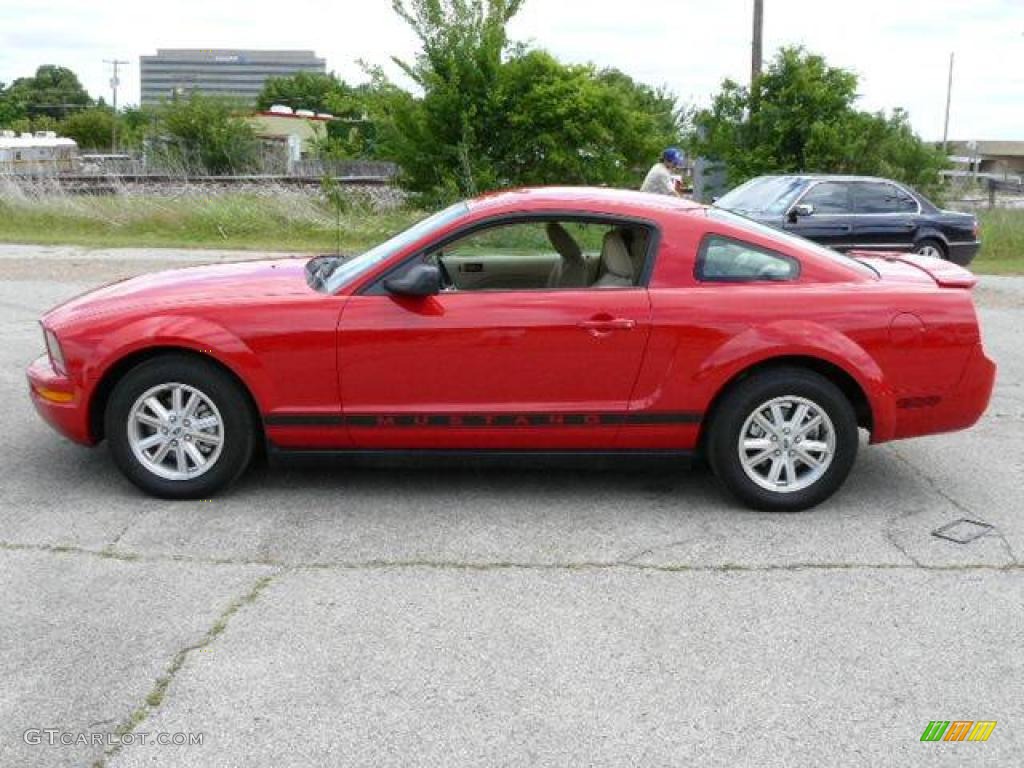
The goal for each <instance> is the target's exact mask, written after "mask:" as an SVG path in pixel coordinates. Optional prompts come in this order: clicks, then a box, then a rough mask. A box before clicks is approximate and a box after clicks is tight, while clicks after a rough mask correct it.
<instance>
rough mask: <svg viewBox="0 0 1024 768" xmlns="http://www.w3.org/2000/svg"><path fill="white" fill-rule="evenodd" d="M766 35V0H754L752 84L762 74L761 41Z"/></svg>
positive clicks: (751, 52) (751, 84) (751, 57)
mask: <svg viewBox="0 0 1024 768" xmlns="http://www.w3.org/2000/svg"><path fill="white" fill-rule="evenodd" d="M763 37H764V0H754V39H753V43H752V44H751V51H750V54H751V55H750V86H751V88H753V87H754V83H755V82H756V81H757V78H759V77H760V76H761V58H762V56H761V54H762V50H761V41H762V39H763Z"/></svg>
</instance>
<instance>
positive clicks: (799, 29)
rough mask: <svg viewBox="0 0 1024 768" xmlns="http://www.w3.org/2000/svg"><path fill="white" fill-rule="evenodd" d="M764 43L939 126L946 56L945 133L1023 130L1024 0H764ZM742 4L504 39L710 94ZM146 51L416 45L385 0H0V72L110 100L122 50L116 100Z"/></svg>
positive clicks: (747, 10) (567, 22)
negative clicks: (72, 82)
mask: <svg viewBox="0 0 1024 768" xmlns="http://www.w3.org/2000/svg"><path fill="white" fill-rule="evenodd" d="M764 4H765V25H764V38H765V39H764V50H765V58H766V59H768V58H770V57H771V56H772V55H773V54H774V52H775V51H776V50H777V49H778V48H779V47H780V46H783V45H803V46H805V47H806V48H807V49H808V50H811V51H814V52H815V53H820V54H822V55H824V56H825V58H826V59H827V60H828V62H829V63H830V64H831V65H833V66H840V67H843V68H846V69H850V70H853V71H854V72H856V73H857V74H858V75H859V76H860V89H859V92H860V102H859V104H860V107H861V108H863V109H869V110H872V111H874V110H879V109H884V110H891V109H893V108H895V107H902V108H904V109H905V110H907V111H908V112H909V114H910V120H911V123H912V125H913V126H914V129H915V130H916V131H917V132H918V133H919V134H920V135H921V137H922V138H924V139H927V140H936V139H941V138H942V132H943V115H944V111H945V102H946V83H947V77H948V67H949V55H950V53H951V52H954V53H955V65H954V72H953V92H952V94H953V95H952V107H951V114H950V121H949V123H950V124H949V137H950V139H958V140H969V139H976V140H994V139H1004V140H1024V65H1022V62H1024V0H857V2H849V0H764ZM752 12H753V0H717V1H712V0H628V2H623V0H615V1H614V2H613V1H612V0H526V3H525V5H524V7H523V10H522V11H520V13H519V15H518V16H517V17H516V18H514V19H513V20H512V23H511V24H510V26H509V35H510V37H511V38H512V39H513V40H517V41H525V42H529V43H532V44H533V45H534V46H536V47H541V48H545V49H547V50H549V51H551V52H552V53H554V54H555V55H556V56H558V57H559V58H560V59H562V60H563V61H569V62H578V63H584V62H593V63H595V64H597V65H599V66H610V67H616V68H618V69H621V70H622V71H624V72H626V73H627V74H629V75H631V76H632V77H634V78H636V79H639V80H641V81H644V82H647V83H649V84H651V85H664V86H667V87H668V88H669V89H670V90H671V91H672V92H673V93H675V94H676V96H677V97H678V98H679V99H680V101H681V102H682V103H684V104H690V105H695V106H704V105H707V104H708V103H709V102H710V100H711V98H712V96H713V95H714V93H715V92H716V90H717V89H718V87H719V85H720V83H721V81H722V79H723V78H726V77H729V78H732V79H734V80H738V81H741V82H746V80H747V79H748V78H749V73H750V39H751V19H752ZM157 48H302V49H313V50H315V51H316V52H317V54H318V55H319V56H321V57H324V58H326V59H327V67H328V69H329V70H334V71H336V72H337V73H338V74H339V75H341V76H343V77H345V78H346V79H348V80H350V81H359V80H361V79H363V76H362V70H361V68H360V66H359V64H358V63H357V62H358V61H359V60H364V61H366V62H368V63H371V64H380V65H383V66H385V68H386V69H387V70H388V71H389V73H391V74H394V75H395V76H396V79H398V80H400V79H401V78H400V77H398V75H399V73H398V71H397V69H396V68H395V67H394V66H393V65H392V64H391V62H390V57H391V56H392V55H398V56H400V57H405V58H409V57H411V56H412V55H413V54H414V53H415V51H416V48H417V45H416V40H415V38H414V37H413V35H412V33H411V32H410V31H409V30H408V29H407V28H406V27H405V26H404V24H403V22H402V21H401V20H400V19H399V18H398V17H397V16H396V15H395V14H394V12H393V11H392V10H391V2H390V0H359V1H358V2H353V0H336V1H335V2H323V1H321V2H316V1H315V0H287V2H282V1H281V0H245V2H238V1H237V0H161V1H160V2H152V0H93V1H92V2H89V3H83V2H81V0H49V1H47V0H0V82H5V83H9V82H10V81H11V80H13V79H15V78H17V77H22V76H26V75H30V74H32V73H33V72H34V71H35V68H36V67H37V66H38V65H39V64H58V65H62V66H66V67H70V68H71V69H73V70H74V71H75V72H76V73H77V74H78V75H79V77H80V78H81V79H82V82H83V84H84V85H85V87H86V89H87V90H88V91H89V92H90V93H91V94H92V95H93V96H94V97H95V96H103V97H104V98H105V99H106V100H107V102H108V103H109V101H110V86H109V80H110V72H109V68H108V66H107V65H105V64H104V63H103V60H104V59H125V60H128V61H129V64H128V65H127V67H126V68H125V69H124V70H123V73H122V77H121V89H120V94H119V103H120V104H122V105H123V104H137V103H138V100H139V56H142V55H147V54H153V53H155V52H156V49H157Z"/></svg>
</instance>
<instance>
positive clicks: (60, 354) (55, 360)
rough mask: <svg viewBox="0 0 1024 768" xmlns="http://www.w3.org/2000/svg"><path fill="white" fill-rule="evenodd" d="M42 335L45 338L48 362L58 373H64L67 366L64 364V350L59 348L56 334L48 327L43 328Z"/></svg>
mask: <svg viewBox="0 0 1024 768" xmlns="http://www.w3.org/2000/svg"><path fill="white" fill-rule="evenodd" d="M43 337H44V338H45V339H46V351H47V352H48V353H49V355H50V364H51V365H53V370H55V371H56V372H57V373H60V374H66V373H67V368H66V367H65V366H64V350H62V349H61V348H60V342H59V341H57V334H55V333H54V332H53V331H51V330H50V329H49V328H43Z"/></svg>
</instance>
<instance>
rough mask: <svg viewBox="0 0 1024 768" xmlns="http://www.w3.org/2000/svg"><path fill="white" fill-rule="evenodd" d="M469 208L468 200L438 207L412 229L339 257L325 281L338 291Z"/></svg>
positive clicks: (328, 290) (327, 288) (328, 287)
mask: <svg viewBox="0 0 1024 768" xmlns="http://www.w3.org/2000/svg"><path fill="white" fill-rule="evenodd" d="M468 212H469V206H468V205H466V204H465V203H456V204H455V205H452V206H450V207H448V208H445V209H444V210H443V211H438V212H437V213H435V214H433V215H432V216H428V217H427V218H425V219H423V220H422V221H420V222H417V223H416V224H413V225H412V226H411V227H409V228H408V229H406V230H404V231H402V232H399V233H398V234H397V235H395V236H394V237H392V238H391V239H390V240H385V241H384V242H383V243H381V244H380V245H376V246H374V247H373V248H371V249H370V250H368V251H366V253H362V254H360V255H358V256H353V257H352V258H351V259H346V260H344V261H338V262H337V263H336V264H335V265H334V266H333V268H332V269H331V271H330V273H329V274H327V275H326V276H324V278H323V285H324V290H325V291H326V292H327V293H334V292H335V291H337V290H338V289H339V288H341V287H342V286H343V285H346V284H347V283H349V282H350V281H352V280H353V279H355V278H357V277H359V276H360V275H363V274H365V273H366V272H368V271H369V270H370V269H372V268H373V267H375V266H376V265H377V264H380V263H381V262H382V261H384V260H386V259H388V258H390V257H391V256H393V255H395V254H396V253H398V252H399V251H401V250H402V249H404V248H406V247H408V246H409V245H411V244H413V243H415V242H416V241H417V240H419V239H420V238H422V237H424V236H426V235H428V234H430V232H432V231H433V230H435V229H440V228H441V227H443V226H445V225H446V224H448V223H450V222H452V221H454V220H455V219H457V218H459V217H460V216H463V215H464V214H466V213H468Z"/></svg>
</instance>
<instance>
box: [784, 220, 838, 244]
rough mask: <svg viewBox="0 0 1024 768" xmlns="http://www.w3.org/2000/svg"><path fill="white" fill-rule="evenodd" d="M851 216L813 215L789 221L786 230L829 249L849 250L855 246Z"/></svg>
mask: <svg viewBox="0 0 1024 768" xmlns="http://www.w3.org/2000/svg"><path fill="white" fill-rule="evenodd" d="M850 219H851V217H850V216H833V215H829V214H827V213H813V214H811V215H810V216H800V217H799V218H797V220H796V221H787V222H786V224H785V227H784V229H785V230H786V231H787V232H792V233H793V234H794V235H800V237H806V238H807V239H808V240H813V241H814V242H816V243H821V244H822V245H826V246H828V247H829V248H839V249H842V248H849V247H850V246H851V245H852V244H853V226H852V222H851V221H850Z"/></svg>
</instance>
